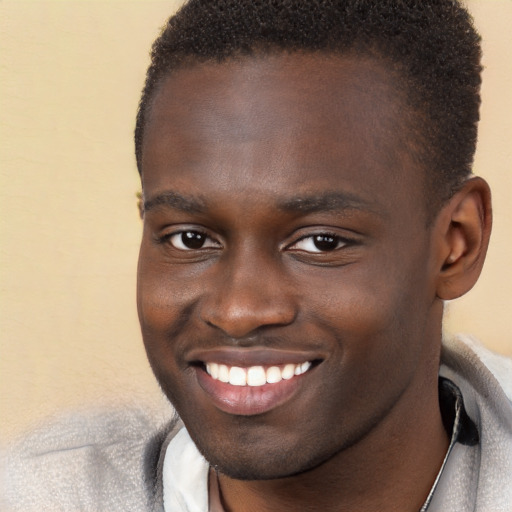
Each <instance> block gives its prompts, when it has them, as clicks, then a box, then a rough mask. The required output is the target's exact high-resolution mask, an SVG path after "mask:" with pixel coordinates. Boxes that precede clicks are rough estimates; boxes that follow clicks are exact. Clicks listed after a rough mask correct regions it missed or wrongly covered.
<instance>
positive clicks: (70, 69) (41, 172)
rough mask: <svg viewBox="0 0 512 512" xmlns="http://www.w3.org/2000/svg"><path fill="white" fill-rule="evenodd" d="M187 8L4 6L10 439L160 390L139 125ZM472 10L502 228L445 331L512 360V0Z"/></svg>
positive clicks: (1, 388) (486, 145)
mask: <svg viewBox="0 0 512 512" xmlns="http://www.w3.org/2000/svg"><path fill="white" fill-rule="evenodd" d="M179 3H180V2H178V1H175V2H172V1H168V2H154V1H130V2H128V1H110V2H101V1H89V2H76V1H60V2H59V1H53V2H50V1H37V2H35V1H34V2H29V1H20V0H17V1H14V0H11V1H9V0H3V1H0V66H1V67H0V87H1V91H0V102H1V103H0V112H1V113H0V119H1V121H0V122H1V128H0V130H1V131H0V173H1V174H0V180H1V183H0V208H1V213H0V230H1V231H0V240H1V247H0V273H1V275H0V278H1V283H0V286H1V289H0V294H1V295H0V301H1V303H0V315H1V318H0V321H1V325H0V329H1V346H0V414H1V417H2V420H1V422H0V424H1V427H0V429H1V435H2V437H4V438H6V437H9V436H11V435H13V434H14V433H18V432H20V431H21V430H22V429H24V428H27V427H29V426H31V425H32V424H33V423H34V422H35V421H37V420H39V419H40V418H42V417H44V416H46V415H47V414H49V413H52V412H54V411H57V410H61V409H63V408H67V407H74V406H76V405H78V404H82V405H83V404H90V403H93V402H96V401H98V400H100V401H109V400H113V399H114V400H124V399H125V398H126V397H128V398H130V399H137V400H148V401H150V400H153V399H157V397H158V396H159V391H158V387H157V385H156V383H155V381H154V379H153V376H152V374H151V371H150V369H149V365H148V363H147V362H146V359H145V354H144V350H143V347H142V342H141V336H140V333H139V326H138V321H137V313H136V307H135V272H136V262H137V252H138V243H139V237H140V233H141V222H140V219H139V217H138V212H137V208H136V192H137V191H138V190H139V180H138V175H137V172H136V167H135V160H134V156H133V143H132V134H133V127H134V118H135V111H136V107H137V102H138V98H139V92H140V89H141V87H142V84H143V80H144V75H145V69H146V67H147V65H148V63H149V57H148V54H149V48H150V44H151V42H152V41H153V39H154V38H155V37H156V35H157V34H158V30H159V27H161V26H162V25H163V23H164V21H165V20H166V18H167V17H168V15H169V14H171V13H172V12H173V10H174V9H175V8H176V6H177V5H178V4H179ZM469 6H470V9H471V11H472V12H473V14H474V16H475V19H476V24H477V26H478V27H479V29H480V31H481V33H482V35H483V39H484V55H485V57H484V64H485V66H486V69H485V72H484V85H483V108H482V121H481V126H480V141H479V149H478V154H477V157H476V162H475V172H476V173H477V174H480V175H482V176H484V177H485V178H486V179H488V181H489V182H490V184H491V187H492V188H493V191H494V205H495V227H494V235H493V239H492V243H491V249H490V251H489V256H488V262H487V265H486V268H485V270H484V273H483V275H482V278H481V280H480V282H479V284H478V285H477V286H476V288H475V289H474V290H473V291H472V292H471V293H470V294H469V295H468V296H467V297H466V298H463V299H461V300H459V301H456V302H454V303H451V304H450V305H449V306H448V314H447V324H446V326H447V329H448V330H449V331H451V332H454V331H464V332H471V333H474V334H476V335H477V336H478V337H479V338H481V339H482V340H483V341H484V343H485V344H486V345H487V346H489V347H491V348H493V349H494V350H497V351H499V352H502V353H505V354H509V355H512V337H511V335H510V332H511V330H512V319H511V317H512V307H511V306H512V299H511V297H510V291H511V290H512V265H511V261H512V237H511V236H510V235H511V234H512V230H511V226H512V221H511V218H512V201H511V199H510V197H511V192H512V175H511V173H510V162H512V149H511V147H512V94H511V91H512V58H511V53H510V52H511V50H510V49H511V48H512V31H511V30H510V28H509V24H510V22H511V21H512V1H510V0H502V1H499V0H486V1H484V0H480V1H476V0H475V1H472V2H470V3H469Z"/></svg>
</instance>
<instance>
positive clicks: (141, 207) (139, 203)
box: [136, 192, 144, 220]
mask: <svg viewBox="0 0 512 512" xmlns="http://www.w3.org/2000/svg"><path fill="white" fill-rule="evenodd" d="M136 196H137V208H138V210H139V216H140V218H141V219H142V220H144V199H143V196H142V192H137V194H136Z"/></svg>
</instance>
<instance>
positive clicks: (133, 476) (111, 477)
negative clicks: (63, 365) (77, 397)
mask: <svg viewBox="0 0 512 512" xmlns="http://www.w3.org/2000/svg"><path fill="white" fill-rule="evenodd" d="M167 409H168V410H166V408H162V409H160V410H159V409H156V408H154V407H150V408H149V407H146V406H135V405H130V406H119V407H102V408H96V409H95V410H81V411H75V412H70V413H66V414H63V415H60V416H59V417H58V418H56V419H53V420H52V421H49V422H47V423H46V424H45V425H43V426H41V427H39V428H37V429H34V430H33V431H31V432H30V433H28V434H27V435H25V436H23V437H22V438H21V439H19V440H18V441H16V442H15V443H12V444H11V445H10V446H9V447H8V448H7V449H4V450H3V454H2V458H3V459H4V462H3V469H2V472H3V474H2V487H3V491H2V494H3V498H2V499H3V500H4V501H3V503H1V505H2V506H1V509H2V510H6V511H12V512H15V511H18V510H19V511H21V510H23V511H27V512H29V511H36V510H37V511H40V510H52V511H58V510H66V511H69V510H83V511H95V512H99V511H103V510H105V511H109V512H114V511H117V510H119V511H121V510H123V511H130V510H133V511H135V510H137V511H143V510H147V509H148V503H149V502H150V501H151V496H152V493H153V492H154V487H155V485H156V483H155V480H156V466H157V461H158V457H159V454H160V448H161V445H162V442H163V441H164V439H165V437H166V436H167V435H168V434H169V431H170V430H172V429H173V427H174V426H175V423H176V420H175V419H174V418H173V415H172V412H171V411H170V407H167Z"/></svg>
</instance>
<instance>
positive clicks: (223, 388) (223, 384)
mask: <svg viewBox="0 0 512 512" xmlns="http://www.w3.org/2000/svg"><path fill="white" fill-rule="evenodd" d="M201 355H202V356H203V357H201V358H200V359H199V358H198V359H199V360H198V359H195V361H194V362H193V363H192V364H191V366H192V367H193V368H194V370H195V372H196V377H197V382H198V384H199V387H200V388H201V389H202V391H203V392H204V393H205V395H206V397H205V398H207V400H208V401H210V403H212V405H214V406H215V407H216V408H217V409H220V410H221V411H223V412H225V413H228V414H232V415H239V416H253V415H257V414H264V413H267V412H270V411H271V410H272V409H275V408H277V407H279V406H281V405H284V404H285V403H286V402H289V401H291V400H292V398H293V397H294V396H295V395H297V394H298V391H299V389H300V388H301V387H302V386H303V382H304V381H305V379H307V378H308V377H309V375H310V374H312V373H313V372H314V370H315V368H316V367H317V366H318V365H319V364H320V363H321V362H322V360H323V358H318V357H315V356H314V355H312V354H304V353H302V354H301V353H284V352H277V351H263V350H251V351H248V350H245V351H237V350H227V349H226V350H218V351H210V352H207V353H204V354H201ZM312 356H313V357H312Z"/></svg>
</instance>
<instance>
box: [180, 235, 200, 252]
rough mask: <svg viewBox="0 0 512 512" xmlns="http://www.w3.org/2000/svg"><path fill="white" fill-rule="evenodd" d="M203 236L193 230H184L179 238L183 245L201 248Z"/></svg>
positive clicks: (190, 247)
mask: <svg viewBox="0 0 512 512" xmlns="http://www.w3.org/2000/svg"><path fill="white" fill-rule="evenodd" d="M204 239H205V236H204V235H203V234H202V233H197V232H195V231H186V232H185V233H182V235H181V240H182V242H183V245H184V246H185V247H188V248H189V249H201V247H202V246H203V244H204Z"/></svg>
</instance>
